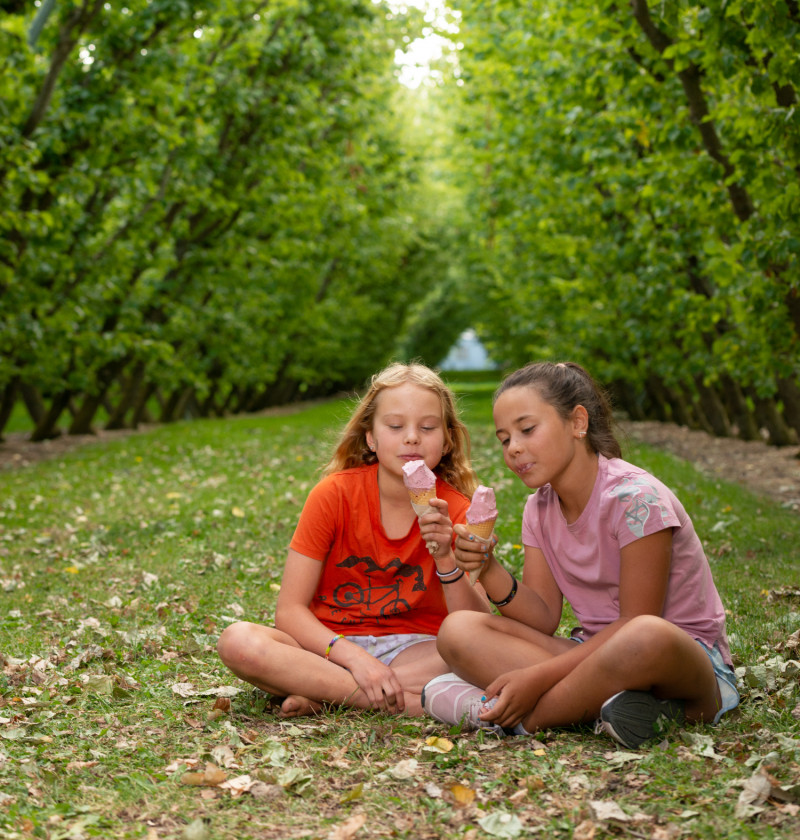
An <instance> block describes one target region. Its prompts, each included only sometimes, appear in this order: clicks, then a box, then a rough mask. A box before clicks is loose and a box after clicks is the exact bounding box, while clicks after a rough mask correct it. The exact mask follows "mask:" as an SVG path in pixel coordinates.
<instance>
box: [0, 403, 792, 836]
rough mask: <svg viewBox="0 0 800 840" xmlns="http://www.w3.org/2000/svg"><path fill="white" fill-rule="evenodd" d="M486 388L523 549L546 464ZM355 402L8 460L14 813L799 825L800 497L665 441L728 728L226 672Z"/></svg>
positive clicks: (601, 831)
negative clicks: (564, 718) (382, 694)
mask: <svg viewBox="0 0 800 840" xmlns="http://www.w3.org/2000/svg"><path fill="white" fill-rule="evenodd" d="M463 401H464V408H465V416H466V419H467V421H468V423H469V426H470V429H471V430H472V433H473V444H474V452H473V456H474V462H475V466H476V469H477V471H478V474H479V476H480V479H481V481H482V482H483V483H485V484H491V485H493V486H494V487H495V489H496V491H497V495H498V503H499V507H500V510H501V515H500V524H499V526H498V530H499V534H500V536H501V549H500V550H501V555H502V556H503V557H504V559H505V562H506V563H507V564H508V565H509V566H510V567H512V568H517V569H518V568H519V565H520V562H521V550H520V547H519V543H518V541H519V532H520V514H521V510H522V505H523V502H524V496H525V488H524V487H522V486H521V485H520V484H519V482H517V481H516V480H515V479H513V477H512V476H511V475H510V474H509V473H508V471H507V470H506V469H505V467H504V466H503V464H502V459H501V456H500V451H499V447H498V446H497V444H496V442H495V441H494V439H493V434H492V429H491V426H490V409H489V399H488V393H487V392H486V391H485V390H483V389H481V388H480V387H473V388H472V389H471V390H468V391H465V393H464V396H463ZM349 410H350V406H349V404H348V403H347V402H344V401H339V402H332V403H328V404H325V405H319V406H315V407H313V408H310V409H308V410H304V411H299V412H298V413H296V414H294V415H290V416H279V417H246V418H245V417H243V418H237V419H230V420H224V421H197V422H194V423H191V424H178V425H173V426H166V427H162V428H158V429H156V430H153V431H150V432H147V433H144V434H141V435H134V436H131V437H128V438H125V439H120V440H114V441H109V442H105V443H100V444H98V445H96V446H92V447H86V448H82V449H79V450H76V451H74V452H70V453H68V454H66V455H64V457H63V458H59V459H57V460H53V461H48V462H43V463H40V464H35V465H32V466H30V467H28V468H25V469H21V470H16V471H9V472H5V473H0V661H2V673H0V835H2V836H3V837H5V838H30V837H38V838H47V840H57V838H59V840H60V839H61V838H64V840H81V838H90V837H103V838H147V840H154V838H190V840H203V838H208V840H211V838H213V839H214V840H221V838H231V840H233V838H235V839H236V840H247V839H248V838H294V837H309V838H330V839H331V840H348V839H349V838H366V837H387V838H388V837H393V838H413V840H420V838H468V840H473V839H474V838H483V837H516V836H521V837H528V836H541V837H546V838H551V837H555V838H576V840H595V839H596V838H604V837H637V838H652V840H673V838H680V837H686V838H689V837H691V838H719V837H727V838H749V837H756V836H757V837H760V838H786V837H796V836H798V835H800V815H799V814H800V784H799V783H800V736H799V735H798V728H799V724H798V716H799V715H800V691H798V673H797V669H798V667H800V666H798V665H797V663H796V660H798V659H800V651H798V637H799V636H800V633H799V632H798V627H799V626H800V573H799V572H798V565H797V560H796V557H797V546H798V544H800V519H799V518H798V517H797V515H796V513H794V512H791V511H787V510H783V509H781V507H780V506H779V505H778V504H776V503H773V502H770V501H768V500H765V499H761V498H759V497H755V496H752V495H750V494H749V493H748V492H746V491H745V490H744V489H742V488H740V487H737V486H732V485H728V484H723V483H718V482H716V481H713V480H710V479H707V478H705V477H703V476H702V475H701V474H700V473H698V472H697V471H695V470H694V469H693V468H692V467H691V466H690V465H689V464H687V463H686V462H683V461H680V460H678V459H676V458H674V457H672V456H669V455H666V454H664V453H661V452H659V451H657V450H654V449H650V448H647V447H638V446H637V447H635V448H634V447H631V448H630V449H629V450H628V451H627V452H626V455H627V456H628V457H629V459H630V460H633V461H635V462H638V463H640V464H642V466H645V467H647V468H649V469H651V470H652V471H654V472H655V473H656V474H657V475H659V477H661V478H662V479H663V480H664V481H665V482H666V483H667V484H669V485H671V486H672V487H673V488H674V489H675V490H676V491H677V492H678V495H679V496H680V497H681V499H682V500H683V502H684V504H685V505H686V507H687V508H688V509H689V510H690V512H691V513H692V515H693V516H694V518H695V521H696V523H697V526H698V530H699V532H700V534H701V537H702V538H703V539H704V540H705V542H706V546H707V551H708V555H709V558H710V560H711V563H712V566H713V569H714V574H715V578H716V581H717V585H718V587H719V589H720V592H721V594H722V597H723V601H724V602H725V604H726V607H727V609H728V611H729V632H730V636H731V643H732V649H733V651H734V655H735V657H736V659H737V664H738V665H741V666H742V667H744V666H748V668H747V673H746V674H745V675H744V676H745V687H744V691H743V698H744V700H743V704H742V706H741V708H740V710H739V711H737V712H736V713H734V714H732V715H730V716H729V717H728V718H726V719H725V720H724V721H723V723H722V724H721V725H720V726H719V727H717V728H714V729H712V728H696V729H692V730H688V731H684V732H676V733H674V734H673V735H671V736H670V737H669V738H668V739H667V740H666V741H665V742H664V743H663V744H661V745H659V746H656V747H654V748H651V749H647V750H641V751H638V752H635V753H630V752H625V751H621V750H619V749H617V748H616V747H615V746H614V745H613V744H612V743H611V742H610V741H609V740H608V739H606V738H602V737H599V736H596V735H594V734H593V733H592V732H591V731H590V730H589V729H588V728H587V729H583V730H577V731H560V732H544V733H540V735H539V736H538V738H536V739H535V740H530V739H525V740H521V739H513V740H507V741H498V740H496V739H494V738H493V737H487V736H484V735H483V734H480V733H477V734H476V733H464V734H461V733H460V732H458V731H457V730H448V729H447V727H444V726H442V725H438V724H436V723H434V722H432V721H429V720H416V719H401V718H390V717H386V716H384V715H381V714H374V713H361V714H359V713H355V712H346V713H345V712H339V711H332V712H330V713H329V714H326V715H323V716H320V717H319V718H314V719H311V718H309V719H300V720H297V721H294V722H282V721H280V720H278V719H277V718H275V717H274V716H273V715H272V714H271V713H270V711H269V709H268V701H267V698H266V697H265V696H264V695H263V694H260V693H258V692H254V691H251V690H250V689H249V688H248V687H247V686H245V685H244V684H242V683H240V682H239V681H238V680H236V679H235V678H234V677H233V676H232V675H230V674H229V673H227V672H226V671H225V669H224V668H223V667H222V666H221V665H220V664H219V662H218V660H217V657H216V654H215V651H214V645H215V642H216V639H217V637H218V634H219V633H220V631H221V630H222V629H223V628H224V627H225V626H226V625H227V624H228V623H229V622H231V621H232V620H235V619H236V618H240V617H245V618H248V619H252V620H255V621H262V622H270V621H271V620H272V616H273V611H274V605H275V598H276V592H277V590H278V588H279V581H280V575H281V570H282V566H283V558H284V555H285V550H286V545H287V543H288V540H289V538H290V536H291V533H292V530H293V527H294V524H295V522H296V519H297V516H298V514H299V511H300V509H301V506H302V504H303V501H304V499H305V496H306V493H307V491H308V490H309V488H310V487H311V486H312V484H313V483H314V481H315V480H316V477H317V470H318V468H319V466H320V465H321V463H322V462H323V461H324V460H325V457H326V454H327V453H328V451H329V447H330V443H331V441H332V439H333V437H334V435H335V432H336V430H337V429H338V428H339V427H340V426H341V424H342V422H343V421H344V419H345V418H346V416H347V415H348V413H349ZM564 624H565V626H566V625H569V618H568V617H567V618H565V621H564ZM793 661H794V664H793Z"/></svg>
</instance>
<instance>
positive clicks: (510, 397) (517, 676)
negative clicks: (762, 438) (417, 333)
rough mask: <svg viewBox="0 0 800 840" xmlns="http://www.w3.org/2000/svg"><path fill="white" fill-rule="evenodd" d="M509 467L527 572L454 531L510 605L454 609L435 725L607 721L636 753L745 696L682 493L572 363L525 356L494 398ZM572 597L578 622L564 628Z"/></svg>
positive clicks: (499, 601) (444, 633)
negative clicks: (518, 497) (622, 439)
mask: <svg viewBox="0 0 800 840" xmlns="http://www.w3.org/2000/svg"><path fill="white" fill-rule="evenodd" d="M494 420H495V426H496V429H497V437H498V439H499V441H500V443H501V445H502V447H503V454H504V458H505V461H506V464H507V465H508V467H509V468H510V469H511V470H512V472H514V473H515V474H516V475H517V476H519V478H520V480H521V481H522V482H523V484H525V485H526V487H529V488H531V490H536V491H537V492H536V493H535V494H534V495H532V496H530V497H529V498H528V501H527V503H526V506H525V512H524V516H523V524H522V537H523V544H524V546H525V563H524V570H523V576H522V581H517V580H516V579H515V578H514V576H513V575H511V574H510V573H509V572H508V571H507V570H505V569H504V568H503V567H502V566H501V565H500V564H499V563H498V562H497V560H496V558H495V557H494V555H493V553H492V551H491V547H487V546H485V545H482V544H480V543H478V542H477V541H475V540H474V538H472V537H471V536H469V534H468V533H467V532H466V529H465V528H463V527H462V526H456V529H455V530H456V532H457V534H458V538H457V540H456V562H457V563H458V565H459V566H461V567H462V568H464V569H466V570H467V571H473V572H475V571H479V570H482V571H479V573H480V578H481V583H482V584H483V586H484V588H485V590H486V592H487V593H488V594H489V599H490V600H491V601H492V602H493V603H494V604H495V606H497V608H498V609H499V611H500V615H485V614H480V613H475V612H466V611H461V612H457V613H453V614H451V615H450V616H448V617H447V618H446V619H445V621H444V623H443V625H442V627H441V630H440V632H439V637H438V648H439V652H440V653H441V655H442V657H443V658H444V659H445V661H446V662H447V663H448V664H449V665H450V667H451V668H452V669H453V672H454V673H451V674H445V675H443V676H440V677H437V678H436V679H434V680H432V681H431V682H430V683H428V684H427V685H426V687H425V690H424V692H423V707H424V708H425V710H426V711H427V712H428V713H429V714H431V715H432V716H433V717H435V718H436V719H438V720H441V721H443V722H446V723H450V724H454V723H458V722H462V723H463V724H464V725H466V726H468V727H472V728H489V729H493V730H494V731H496V732H498V733H499V734H528V733H532V732H535V731H537V730H540V729H545V728H548V727H553V726H567V725H571V724H578V723H585V722H589V721H593V720H597V730H598V732H599V731H603V732H606V733H608V734H609V735H611V736H612V737H614V738H615V739H616V740H617V741H619V742H620V743H622V744H623V745H624V746H626V747H628V748H631V749H633V748H636V747H638V746H639V745H640V744H642V743H644V742H645V741H648V740H650V739H651V738H653V737H656V736H658V735H659V734H660V732H661V730H662V729H663V728H664V725H665V724H669V723H672V722H678V723H681V722H684V721H692V722H694V721H706V722H713V723H716V722H717V721H718V720H719V718H720V717H721V716H722V714H723V713H724V712H726V711H729V710H730V709H732V708H734V707H735V706H736V705H738V702H739V695H738V691H737V689H736V678H735V675H734V672H733V668H732V663H731V656H730V649H729V647H728V641H727V638H726V635H725V612H724V609H723V606H722V602H721V601H720V598H719V595H718V593H717V590H716V588H715V586H714V582H713V580H712V577H711V570H710V568H709V565H708V560H707V559H706V556H705V554H704V552H703V547H702V545H701V543H700V540H699V539H698V537H697V534H696V533H695V530H694V526H693V525H692V521H691V519H690V518H689V516H688V515H687V513H686V511H685V510H684V508H683V506H682V505H681V503H680V502H679V501H678V499H677V497H676V496H675V495H674V493H672V491H671V490H669V488H667V487H666V486H665V485H664V484H662V483H661V482H660V481H658V480H657V479H656V478H654V477H653V476H651V475H649V474H648V473H647V472H645V471H644V470H642V469H640V468H638V467H635V466H633V465H632V464H629V463H627V462H625V461H623V460H622V458H621V457H620V456H621V450H620V446H619V443H618V442H617V440H616V438H615V436H614V433H613V431H612V417H611V411H610V407H609V404H608V402H607V400H606V399H605V396H604V395H603V393H602V391H601V390H600V389H599V388H598V387H597V385H596V384H595V382H594V381H593V380H592V378H591V377H590V376H589V374H588V373H587V372H586V371H585V370H584V369H583V368H581V367H580V366H579V365H576V364H573V363H566V364H565V363H561V364H552V363H540V364H532V365H528V366H527V367H525V368H522V369H521V370H518V371H516V372H515V373H513V374H511V375H510V376H509V377H508V378H507V379H506V380H505V381H504V382H503V383H502V385H501V386H500V388H499V389H498V391H497V393H496V395H495V401H494ZM564 599H566V600H567V601H568V602H569V603H570V605H571V607H572V609H573V612H574V613H575V616H576V617H577V619H578V621H579V622H580V626H579V627H577V628H575V629H574V630H573V632H572V634H571V637H570V638H568V639H567V638H563V637H558V636H554V635H553V634H554V633H555V631H556V629H557V628H558V625H559V622H560V620H561V614H562V607H563V602H564Z"/></svg>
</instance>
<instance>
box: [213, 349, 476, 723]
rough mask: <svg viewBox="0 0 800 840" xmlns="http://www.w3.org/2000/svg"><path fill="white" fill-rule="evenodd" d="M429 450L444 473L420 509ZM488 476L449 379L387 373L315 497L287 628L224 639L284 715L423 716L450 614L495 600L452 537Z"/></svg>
mask: <svg viewBox="0 0 800 840" xmlns="http://www.w3.org/2000/svg"><path fill="white" fill-rule="evenodd" d="M419 459H421V460H424V461H425V463H426V465H427V466H428V467H429V468H430V469H431V470H433V472H434V473H435V474H436V476H437V483H436V498H435V499H434V500H433V501H432V502H431V512H430V513H427V514H425V515H423V516H420V517H419V519H418V518H417V516H416V515H415V513H414V510H413V508H412V506H411V503H410V501H409V496H408V492H407V490H406V488H405V485H404V483H403V466H404V464H406V463H408V462H409V461H412V460H419ZM475 486H476V480H475V475H474V473H473V471H472V468H471V467H470V463H469V436H468V434H467V430H466V428H465V426H464V425H463V423H462V422H461V421H460V420H459V419H458V416H457V412H456V406H455V400H454V397H453V394H452V393H451V391H450V390H449V389H448V388H447V387H446V386H445V384H444V382H443V381H442V380H441V378H440V377H439V376H438V375H437V374H436V373H435V372H434V371H432V370H430V369H429V368H427V367H425V366H424V365H420V364H399V363H397V364H393V365H390V366H389V367H388V368H386V369H385V370H383V371H382V372H380V373H378V374H376V375H375V376H374V377H373V378H372V382H371V385H370V387H369V389H368V391H367V393H366V394H365V396H364V397H363V399H362V400H361V401H360V402H359V403H358V406H357V407H356V410H355V412H354V413H353V415H352V417H351V418H350V420H349V422H348V423H347V425H346V427H345V429H344V431H343V432H342V434H341V437H340V439H339V442H338V445H337V446H336V449H335V451H334V454H333V457H332V458H331V460H330V461H329V463H328V464H327V466H326V467H325V469H324V477H323V478H322V480H321V481H320V482H319V484H317V485H316V486H315V487H314V488H313V489H312V491H311V493H310V494H309V496H308V499H307V500H306V503H305V506H304V508H303V511H302V513H301V516H300V520H299V522H298V525H297V528H296V530H295V533H294V536H293V537H292V540H291V542H290V545H289V551H288V556H287V559H286V565H285V568H284V573H283V579H282V583H281V591H280V594H279V596H278V603H277V608H276V612H275V626H274V627H267V626H263V625H259V624H253V623H251V622H245V621H242V622H237V623H235V624H232V625H231V626H229V627H228V628H226V629H225V630H224V632H223V633H222V635H221V637H220V640H219V643H218V646H217V649H218V652H219V655H220V657H221V658H222V661H223V662H224V663H225V665H227V666H228V667H229V668H230V669H231V670H232V671H233V672H234V673H235V674H237V675H238V676H239V677H241V678H242V679H243V680H246V681H247V682H250V683H252V684H253V685H255V686H258V687H259V688H261V689H263V690H264V691H267V692H269V693H270V694H272V695H274V696H276V697H279V698H283V699H282V701H281V711H280V714H281V715H282V716H284V717H293V716H297V715H302V714H309V713H314V712H318V711H319V710H320V709H321V708H322V706H323V705H324V704H333V705H343V706H352V707H355V708H359V709H381V710H383V711H385V712H389V713H401V712H405V713H406V714H411V715H419V714H421V713H422V707H421V703H420V695H421V691H422V687H423V686H424V685H425V683H426V682H428V681H429V680H430V679H432V678H433V677H435V676H437V675H439V674H442V673H444V672H446V671H447V667H446V666H445V664H444V662H443V660H442V658H441V657H440V656H439V654H438V652H437V650H436V633H437V632H438V630H439V627H440V625H441V623H442V621H443V619H444V617H445V616H446V615H447V613H448V612H450V611H452V610H482V611H485V612H488V609H489V606H488V603H487V601H486V599H485V595H484V593H483V591H482V589H480V588H479V587H476V588H474V589H473V588H472V587H471V586H470V585H469V583H468V579H467V578H466V577H465V576H464V573H463V571H460V570H459V569H458V568H457V566H456V563H455V557H454V554H453V548H452V543H453V522H464V519H465V514H466V510H467V507H468V506H469V499H470V497H471V495H472V492H473V490H474V489H475ZM426 542H427V543H429V544H431V545H433V544H434V543H436V544H437V546H438V548H437V549H436V554H435V556H431V554H430V553H429V552H428V549H427V548H426Z"/></svg>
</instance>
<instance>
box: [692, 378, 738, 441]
mask: <svg viewBox="0 0 800 840" xmlns="http://www.w3.org/2000/svg"><path fill="white" fill-rule="evenodd" d="M694 384H695V386H696V387H697V397H698V400H699V401H700V405H701V406H702V408H703V414H704V415H705V416H706V419H707V420H708V423H709V425H710V426H711V433H712V434H713V435H715V436H716V437H731V424H730V421H729V420H728V414H727V412H726V411H725V406H724V405H723V404H722V400H720V398H719V396H718V395H717V392H716V391H715V390H714V389H713V388H710V387H709V386H708V385H706V384H705V382H703V379H702V377H700V376H696V377H695V380H694Z"/></svg>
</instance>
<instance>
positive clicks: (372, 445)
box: [365, 431, 375, 452]
mask: <svg viewBox="0 0 800 840" xmlns="http://www.w3.org/2000/svg"><path fill="white" fill-rule="evenodd" d="M365 437H366V439H367V446H368V447H369V449H370V452H374V451H375V438H374V437H373V435H372V432H371V431H368V432H367V433H366V434H365Z"/></svg>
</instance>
